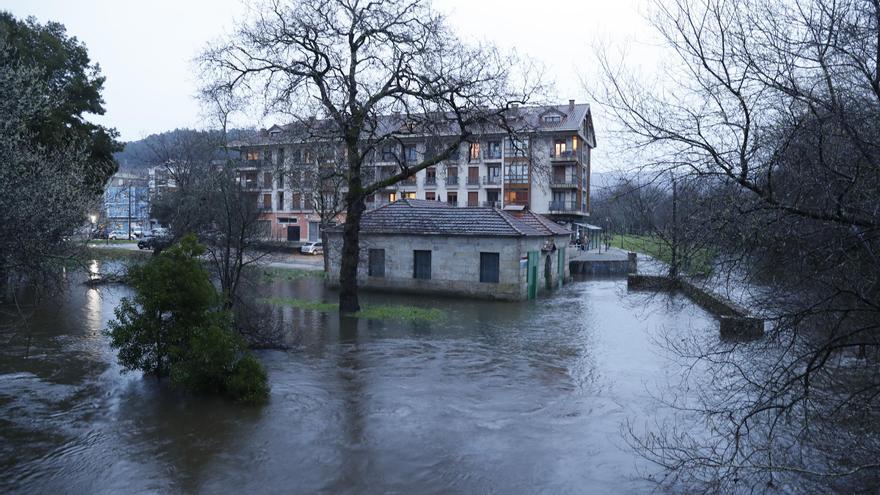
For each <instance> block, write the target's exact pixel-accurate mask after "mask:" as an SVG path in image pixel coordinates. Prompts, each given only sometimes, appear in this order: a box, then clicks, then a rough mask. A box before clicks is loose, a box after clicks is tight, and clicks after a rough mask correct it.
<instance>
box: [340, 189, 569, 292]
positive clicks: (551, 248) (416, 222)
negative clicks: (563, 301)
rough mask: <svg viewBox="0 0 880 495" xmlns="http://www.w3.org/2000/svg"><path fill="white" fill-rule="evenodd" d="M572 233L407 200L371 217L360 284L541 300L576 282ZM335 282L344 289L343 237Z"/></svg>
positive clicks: (523, 215) (531, 219)
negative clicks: (573, 279)
mask: <svg viewBox="0 0 880 495" xmlns="http://www.w3.org/2000/svg"><path fill="white" fill-rule="evenodd" d="M570 234H571V232H570V231H568V230H567V229H564V228H562V227H560V226H559V225H557V224H555V223H553V222H551V221H549V220H547V219H546V218H543V217H541V216H540V215H536V214H534V213H531V212H528V211H521V212H518V213H516V214H514V213H510V212H507V211H505V210H501V209H499V208H495V207H487V206H464V207H458V208H457V207H453V206H452V205H449V204H448V203H443V202H437V201H427V200H411V199H401V200H397V201H395V202H393V203H389V204H386V205H383V206H381V207H378V208H376V209H374V210H371V211H368V212H367V213H365V214H364V216H363V219H362V222H361V229H360V260H359V261H360V263H359V271H358V285H359V286H360V287H364V288H368V289H378V290H388V291H406V292H421V293H434V294H445V295H454V296H470V297H480V298H487V299H500V300H523V299H534V298H535V297H536V296H537V295H538V294H539V293H541V292H545V291H549V290H552V289H554V288H558V287H560V286H561V285H562V284H563V283H564V282H565V281H566V280H568V278H569V268H568V260H567V259H566V246H567V245H568V239H569V236H570ZM328 239H329V242H328V245H327V246H325V249H326V250H327V253H328V256H329V259H330V272H329V274H328V277H327V280H328V283H329V284H330V285H331V286H338V284H339V270H340V267H341V255H340V253H341V251H342V230H341V228H333V229H330V230H329V231H328Z"/></svg>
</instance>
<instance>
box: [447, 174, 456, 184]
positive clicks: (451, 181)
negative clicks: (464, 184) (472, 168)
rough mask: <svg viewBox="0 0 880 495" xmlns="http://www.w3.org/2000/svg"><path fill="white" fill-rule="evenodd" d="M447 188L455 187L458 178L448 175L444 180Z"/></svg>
mask: <svg viewBox="0 0 880 495" xmlns="http://www.w3.org/2000/svg"><path fill="white" fill-rule="evenodd" d="M446 185H447V186H457V185H458V176H453V175H450V176H449V177H447V178H446Z"/></svg>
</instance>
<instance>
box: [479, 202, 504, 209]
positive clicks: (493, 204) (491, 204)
mask: <svg viewBox="0 0 880 495" xmlns="http://www.w3.org/2000/svg"><path fill="white" fill-rule="evenodd" d="M483 206H486V207H488V208H501V201H483Z"/></svg>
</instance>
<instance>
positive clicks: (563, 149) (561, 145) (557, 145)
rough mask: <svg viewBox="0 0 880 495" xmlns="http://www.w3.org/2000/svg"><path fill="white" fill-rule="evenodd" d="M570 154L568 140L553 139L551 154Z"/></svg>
mask: <svg viewBox="0 0 880 495" xmlns="http://www.w3.org/2000/svg"><path fill="white" fill-rule="evenodd" d="M566 155H568V141H567V140H565V139H557V140H555V141H553V154H552V155H551V156H566Z"/></svg>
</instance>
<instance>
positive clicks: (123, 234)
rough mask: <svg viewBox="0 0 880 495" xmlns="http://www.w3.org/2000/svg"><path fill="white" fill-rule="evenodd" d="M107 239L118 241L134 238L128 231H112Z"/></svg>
mask: <svg viewBox="0 0 880 495" xmlns="http://www.w3.org/2000/svg"><path fill="white" fill-rule="evenodd" d="M107 239H110V240H113V241H115V240H117V239H133V237H132V236H129V235H128V231H127V230H111V231H110V233H109V234H107Z"/></svg>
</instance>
